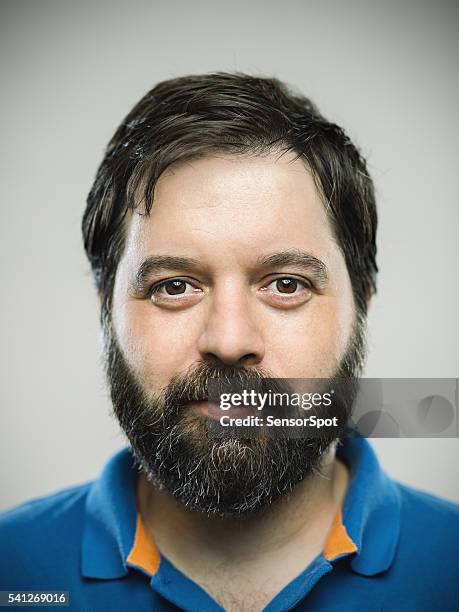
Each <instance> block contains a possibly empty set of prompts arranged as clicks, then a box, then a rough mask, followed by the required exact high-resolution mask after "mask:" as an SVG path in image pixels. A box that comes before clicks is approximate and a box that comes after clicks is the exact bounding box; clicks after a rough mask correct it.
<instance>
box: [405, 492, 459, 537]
mask: <svg viewBox="0 0 459 612" xmlns="http://www.w3.org/2000/svg"><path fill="white" fill-rule="evenodd" d="M395 485H396V487H397V488H398V491H399V493H400V498H401V518H402V521H403V523H404V526H405V527H406V528H411V529H416V530H419V529H427V528H432V530H434V531H435V532H436V533H438V532H444V533H448V535H449V536H450V537H453V536H454V537H456V538H457V537H459V504H456V503H454V502H452V501H448V500H446V499H443V498H441V497H438V496H436V495H433V494H432V493H428V492H426V491H422V490H420V489H416V488H414V487H410V486H408V485H405V484H402V483H400V482H396V481H395Z"/></svg>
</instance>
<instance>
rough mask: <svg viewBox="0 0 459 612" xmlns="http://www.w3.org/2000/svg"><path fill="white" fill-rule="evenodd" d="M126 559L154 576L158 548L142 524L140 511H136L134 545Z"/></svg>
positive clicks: (157, 566) (157, 560)
mask: <svg viewBox="0 0 459 612" xmlns="http://www.w3.org/2000/svg"><path fill="white" fill-rule="evenodd" d="M127 561H128V562H129V563H131V564H132V565H135V566H136V567H138V568H139V569H142V570H144V571H145V572H147V573H148V574H150V575H151V576H154V574H156V572H157V571H158V568H159V563H160V561H161V559H160V556H159V550H158V549H157V548H156V544H155V542H154V540H153V539H152V537H151V536H150V534H149V533H148V531H147V530H146V528H145V525H144V524H143V521H142V517H141V516H140V512H138V513H137V526H136V530H135V538H134V545H133V547H132V548H131V552H130V553H129V555H128V558H127Z"/></svg>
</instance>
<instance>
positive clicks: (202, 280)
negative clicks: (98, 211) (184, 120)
mask: <svg viewBox="0 0 459 612" xmlns="http://www.w3.org/2000/svg"><path fill="white" fill-rule="evenodd" d="M126 231H127V236H126V248H125V250H124V254H123V256H122V259H121V261H120V264H119V267H118V270H117V276H116V282H115V288H114V296H113V326H114V330H115V333H116V337H117V339H118V343H119V345H120V347H121V349H122V351H123V353H124V355H125V358H126V360H127V361H128V363H129V364H130V366H131V367H132V369H133V370H134V372H135V373H136V374H137V376H138V378H139V380H140V381H141V383H142V384H143V386H144V387H145V389H146V390H148V391H149V392H151V393H158V392H159V391H160V389H161V388H163V387H164V386H165V385H166V384H167V383H168V382H169V381H170V379H171V377H172V376H173V375H174V374H176V373H179V372H185V371H186V370H187V369H189V368H193V367H194V366H196V364H197V363H198V362H200V361H206V360H210V361H212V360H219V361H221V362H224V363H226V364H229V365H244V366H246V367H251V366H252V367H254V366H256V367H261V368H263V369H265V370H267V371H268V372H270V373H271V374H272V376H275V377H285V378H314V377H327V376H330V375H332V374H333V372H334V371H335V370H336V368H337V365H338V363H339V361H340V359H341V358H342V356H343V355H344V353H345V350H346V347H347V343H348V341H349V338H350V336H351V331H352V325H353V322H354V318H355V305H354V300H353V295H352V288H351V283H350V279H349V275H348V272H347V268H346V264H345V261H344V257H343V254H342V252H341V250H340V249H339V247H338V245H337V242H336V240H335V238H334V236H333V232H332V229H331V226H330V224H329V221H328V219H327V216H326V212H325V207H324V204H323V202H322V201H321V198H320V195H319V193H318V191H317V189H316V187H315V184H314V181H313V179H312V176H311V174H310V172H309V171H308V169H307V167H306V166H305V165H304V163H303V162H302V161H301V160H294V158H293V156H291V155H283V156H279V155H275V154H270V155H266V156H263V157H261V156H253V157H242V156H209V157H204V158H201V159H197V160H194V161H191V162H187V163H182V164H180V165H178V166H176V167H173V168H171V169H169V170H168V171H166V172H165V173H164V174H163V175H162V177H161V178H160V180H159V181H158V184H157V188H156V192H155V200H154V204H153V207H152V211H151V214H150V215H149V216H144V215H142V214H140V211H138V212H134V213H133V214H132V215H131V218H130V219H129V222H128V226H127V228H126ZM279 252H284V253H285V252H288V253H295V254H298V253H300V252H301V253H308V254H310V255H312V256H313V257H315V258H316V259H317V260H319V261H320V262H322V264H323V267H322V271H323V270H324V269H326V271H327V279H324V278H323V274H322V275H319V274H318V273H317V270H316V269H315V268H314V267H311V266H308V267H306V268H305V267H304V266H300V265H299V263H298V262H297V263H289V264H283V265H268V266H266V265H265V266H261V265H260V259H261V258H263V257H265V258H267V257H268V256H270V255H272V254H273V253H279ZM151 256H174V257H181V258H191V259H193V260H195V262H196V264H197V265H194V267H193V268H192V269H189V268H188V267H187V268H184V267H183V265H178V264H175V265H174V266H173V267H170V268H161V269H156V270H154V271H152V273H151V274H149V275H147V277H146V278H143V279H142V283H139V278H138V276H139V275H138V270H139V267H140V266H141V265H142V263H143V262H144V261H145V260H146V259H148V258H149V257H151ZM174 279H175V280H177V279H178V280H181V281H184V282H182V283H178V285H175V286H173V285H172V284H171V283H170V282H169V284H166V285H164V284H162V285H161V283H164V282H167V281H171V280H174ZM280 279H290V280H287V281H286V282H287V284H289V286H290V287H293V293H288V292H287V293H286V292H285V287H284V285H283V284H282V283H280V284H279V282H278V281H280ZM292 279H295V280H296V281H297V285H296V288H295V284H294V283H293V285H292ZM152 287H153V288H154V290H153V293H151V288H152ZM174 287H175V289H176V290H178V291H182V290H183V291H184V293H178V294H174V295H170V294H169V292H170V291H171V290H172V292H174ZM201 404H203V403H201ZM189 409H190V410H199V411H200V412H201V413H203V414H206V405H205V403H204V405H190V406H189ZM334 453H335V449H334V447H332V448H331V450H330V452H329V453H328V455H327V456H326V457H324V462H323V466H322V468H321V473H318V474H316V475H314V477H313V478H311V479H309V480H307V481H305V482H303V483H301V484H300V485H299V486H298V487H297V488H296V489H295V490H294V492H293V494H292V495H290V496H289V498H288V499H287V500H281V502H280V503H278V504H274V505H273V507H272V508H270V509H269V511H268V512H267V513H266V514H265V515H264V516H263V518H262V519H260V518H259V517H258V518H256V517H254V518H253V519H250V518H249V519H247V520H244V521H242V522H237V521H235V520H234V519H220V518H217V517H215V518H212V517H207V516H206V515H204V514H201V513H198V512H192V511H189V510H185V509H184V508H183V507H182V506H181V504H180V503H179V502H177V501H176V500H175V499H173V498H172V497H171V496H170V495H169V494H168V493H167V492H166V491H157V490H155V489H154V488H153V486H152V485H151V484H150V483H148V482H147V480H146V479H145V478H144V477H143V476H142V475H141V476H140V477H139V481H138V488H137V500H138V507H139V509H140V511H141V514H142V517H143V520H144V522H145V523H146V525H147V527H148V529H149V530H150V532H151V534H152V535H153V537H154V538H155V541H156V543H157V545H158V547H159V549H160V550H161V551H162V552H163V553H164V554H165V555H166V557H168V558H169V559H170V560H171V561H172V562H173V563H174V564H175V565H176V566H177V567H178V568H179V569H181V570H182V571H183V572H184V573H185V574H187V575H188V576H189V577H191V578H192V579H193V580H195V581H197V582H198V583H199V584H201V586H203V588H205V589H206V590H207V591H208V592H209V593H210V594H211V595H212V596H213V597H214V598H215V599H217V601H219V602H220V604H221V605H222V606H223V607H224V608H225V609H228V610H229V609H237V610H242V609H250V610H255V609H261V608H262V607H263V605H266V603H268V602H269V601H270V600H271V599H272V597H274V595H275V594H276V593H277V592H279V590H280V589H281V588H282V587H283V586H285V585H286V584H287V583H288V582H289V581H290V580H292V579H293V578H294V577H295V576H297V575H298V574H299V573H300V572H301V571H302V570H303V569H304V568H305V567H306V566H307V564H308V563H309V562H310V561H311V560H312V559H313V558H314V557H315V556H316V555H317V554H319V553H320V551H321V550H322V548H323V545H324V543H325V541H326V536H327V533H328V530H329V528H330V525H331V522H332V520H333V518H334V515H335V513H336V511H337V510H338V508H340V507H341V503H342V500H343V498H344V495H345V492H346V486H347V471H346V468H345V466H344V465H343V464H341V463H340V462H339V461H337V460H336V458H335V454H334ZM305 509H306V510H305ZM166 517H167V520H166ZM177 534H180V537H177ZM196 550H199V551H200V555H199V558H197V555H196V554H195V553H196ZM286 558H287V559H288V560H289V562H288V563H285V559H286ZM267 576H269V580H267ZM241 602H246V603H245V604H242V603H241ZM244 606H245V607H244Z"/></svg>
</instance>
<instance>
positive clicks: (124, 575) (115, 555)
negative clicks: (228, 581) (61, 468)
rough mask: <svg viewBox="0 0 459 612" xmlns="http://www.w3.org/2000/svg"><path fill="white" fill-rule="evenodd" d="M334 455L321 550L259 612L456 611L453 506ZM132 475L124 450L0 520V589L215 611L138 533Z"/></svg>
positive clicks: (350, 451) (355, 454)
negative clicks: (338, 482)
mask: <svg viewBox="0 0 459 612" xmlns="http://www.w3.org/2000/svg"><path fill="white" fill-rule="evenodd" d="M338 457H339V458H340V459H341V460H342V461H343V462H344V463H346V464H347V466H348V469H349V475H350V479H349V487H348V491H347V494H346V497H345V500H344V503H343V507H342V508H341V510H340V511H339V513H338V514H337V516H336V517H335V521H334V523H333V526H332V528H331V530H330V532H329V535H328V538H327V541H326V545H325V547H324V550H323V552H322V553H321V554H320V555H318V556H317V557H316V558H315V559H314V560H313V561H312V562H311V563H310V564H309V565H307V567H306V566H305V568H304V571H303V572H302V573H301V574H300V575H299V576H298V577H297V578H296V579H295V580H293V581H292V582H291V583H290V584H289V585H288V586H287V587H285V588H284V589H283V590H282V591H281V592H280V593H279V594H278V595H276V597H274V599H273V600H272V601H271V602H270V603H269V605H268V606H267V607H266V608H265V610H266V612H268V611H269V612H274V611H275V610H292V609H295V610H312V611H320V612H322V611H326V612H333V611H338V610H339V611H341V612H342V611H344V612H358V611H365V612H368V610H371V611H377V610H390V611H393V610H397V611H398V610H402V611H404V612H405V611H412V612H422V611H429V612H430V611H434V610H438V611H441V612H445V611H449V610H455V611H457V610H459V506H458V505H456V504H453V503H450V502H448V501H444V500H442V499H439V498H437V497H434V496H433V495H429V494H427V493H423V492H420V491H418V490H415V489H412V488H410V487H407V486H404V485H402V484H399V483H397V482H395V481H393V480H391V479H390V478H389V477H388V476H387V475H386V474H385V472H384V471H383V470H382V469H381V467H380V466H379V464H378V461H377V458H376V456H375V454H374V452H373V449H372V447H371V446H370V444H369V443H368V442H367V440H365V439H362V438H358V437H350V438H347V439H346V440H345V442H344V444H343V445H342V446H340V447H339V449H338ZM137 474H138V472H137V470H136V468H135V467H134V463H133V459H132V455H131V452H130V451H129V450H128V449H127V448H126V449H123V450H121V451H120V452H118V453H117V454H116V455H115V456H114V457H112V458H111V459H110V461H109V462H108V463H107V465H106V466H105V468H104V470H103V471H102V473H101V475H100V477H99V478H98V479H97V480H95V481H94V482H90V483H87V484H83V485H80V486H77V487H72V488H69V489H66V490H63V491H60V492H58V493H56V494H54V495H50V496H47V497H43V498H40V499H36V500H33V501H30V502H28V503H25V504H22V505H20V506H19V507H17V508H14V509H12V510H10V511H8V512H5V513H3V514H2V515H0V550H1V555H0V590H16V591H17V590H22V591H24V590H40V591H46V590H49V591H56V590H58V591H69V592H70V608H71V609H74V610H82V611H85V612H86V611H92V610H94V611H105V610H106V611H110V612H113V611H118V610H119V611H123V612H125V611H126V610H132V611H133V612H143V611H145V612H146V611H147V610H148V611H149V612H151V611H152V610H154V611H155V610H158V611H163V610H164V611H166V610H177V609H182V610H190V611H196V612H204V611H217V610H219V611H221V610H222V609H221V608H220V607H219V605H218V604H217V603H216V602H215V601H214V600H213V599H212V598H211V597H210V596H209V595H208V594H207V593H206V592H205V591H204V590H203V589H201V588H200V587H199V585H198V584H196V583H195V582H193V581H191V580H190V579H188V578H187V577H186V576H185V575H184V574H183V573H181V572H180V571H179V570H178V569H177V568H175V567H174V566H173V565H172V564H171V563H170V562H169V561H168V560H167V559H166V558H165V557H164V556H163V555H161V554H160V552H159V551H158V550H157V548H156V546H155V543H154V542H153V541H152V540H151V538H150V537H149V536H148V534H147V531H146V529H145V528H144V526H143V524H142V521H141V519H140V514H139V513H138V512H137V507H136V498H135V483H136V477H137ZM196 555H199V550H196ZM285 562H286V563H288V559H286V560H285Z"/></svg>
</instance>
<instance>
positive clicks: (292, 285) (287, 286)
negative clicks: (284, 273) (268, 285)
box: [276, 278, 298, 293]
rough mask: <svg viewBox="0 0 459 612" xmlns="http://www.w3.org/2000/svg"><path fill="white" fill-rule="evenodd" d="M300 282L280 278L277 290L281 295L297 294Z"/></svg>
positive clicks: (277, 282)
mask: <svg viewBox="0 0 459 612" xmlns="http://www.w3.org/2000/svg"><path fill="white" fill-rule="evenodd" d="M297 288H298V281H297V280H296V279H294V278H279V279H278V280H277V281H276V289H277V291H279V293H295V291H296V290H297Z"/></svg>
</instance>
